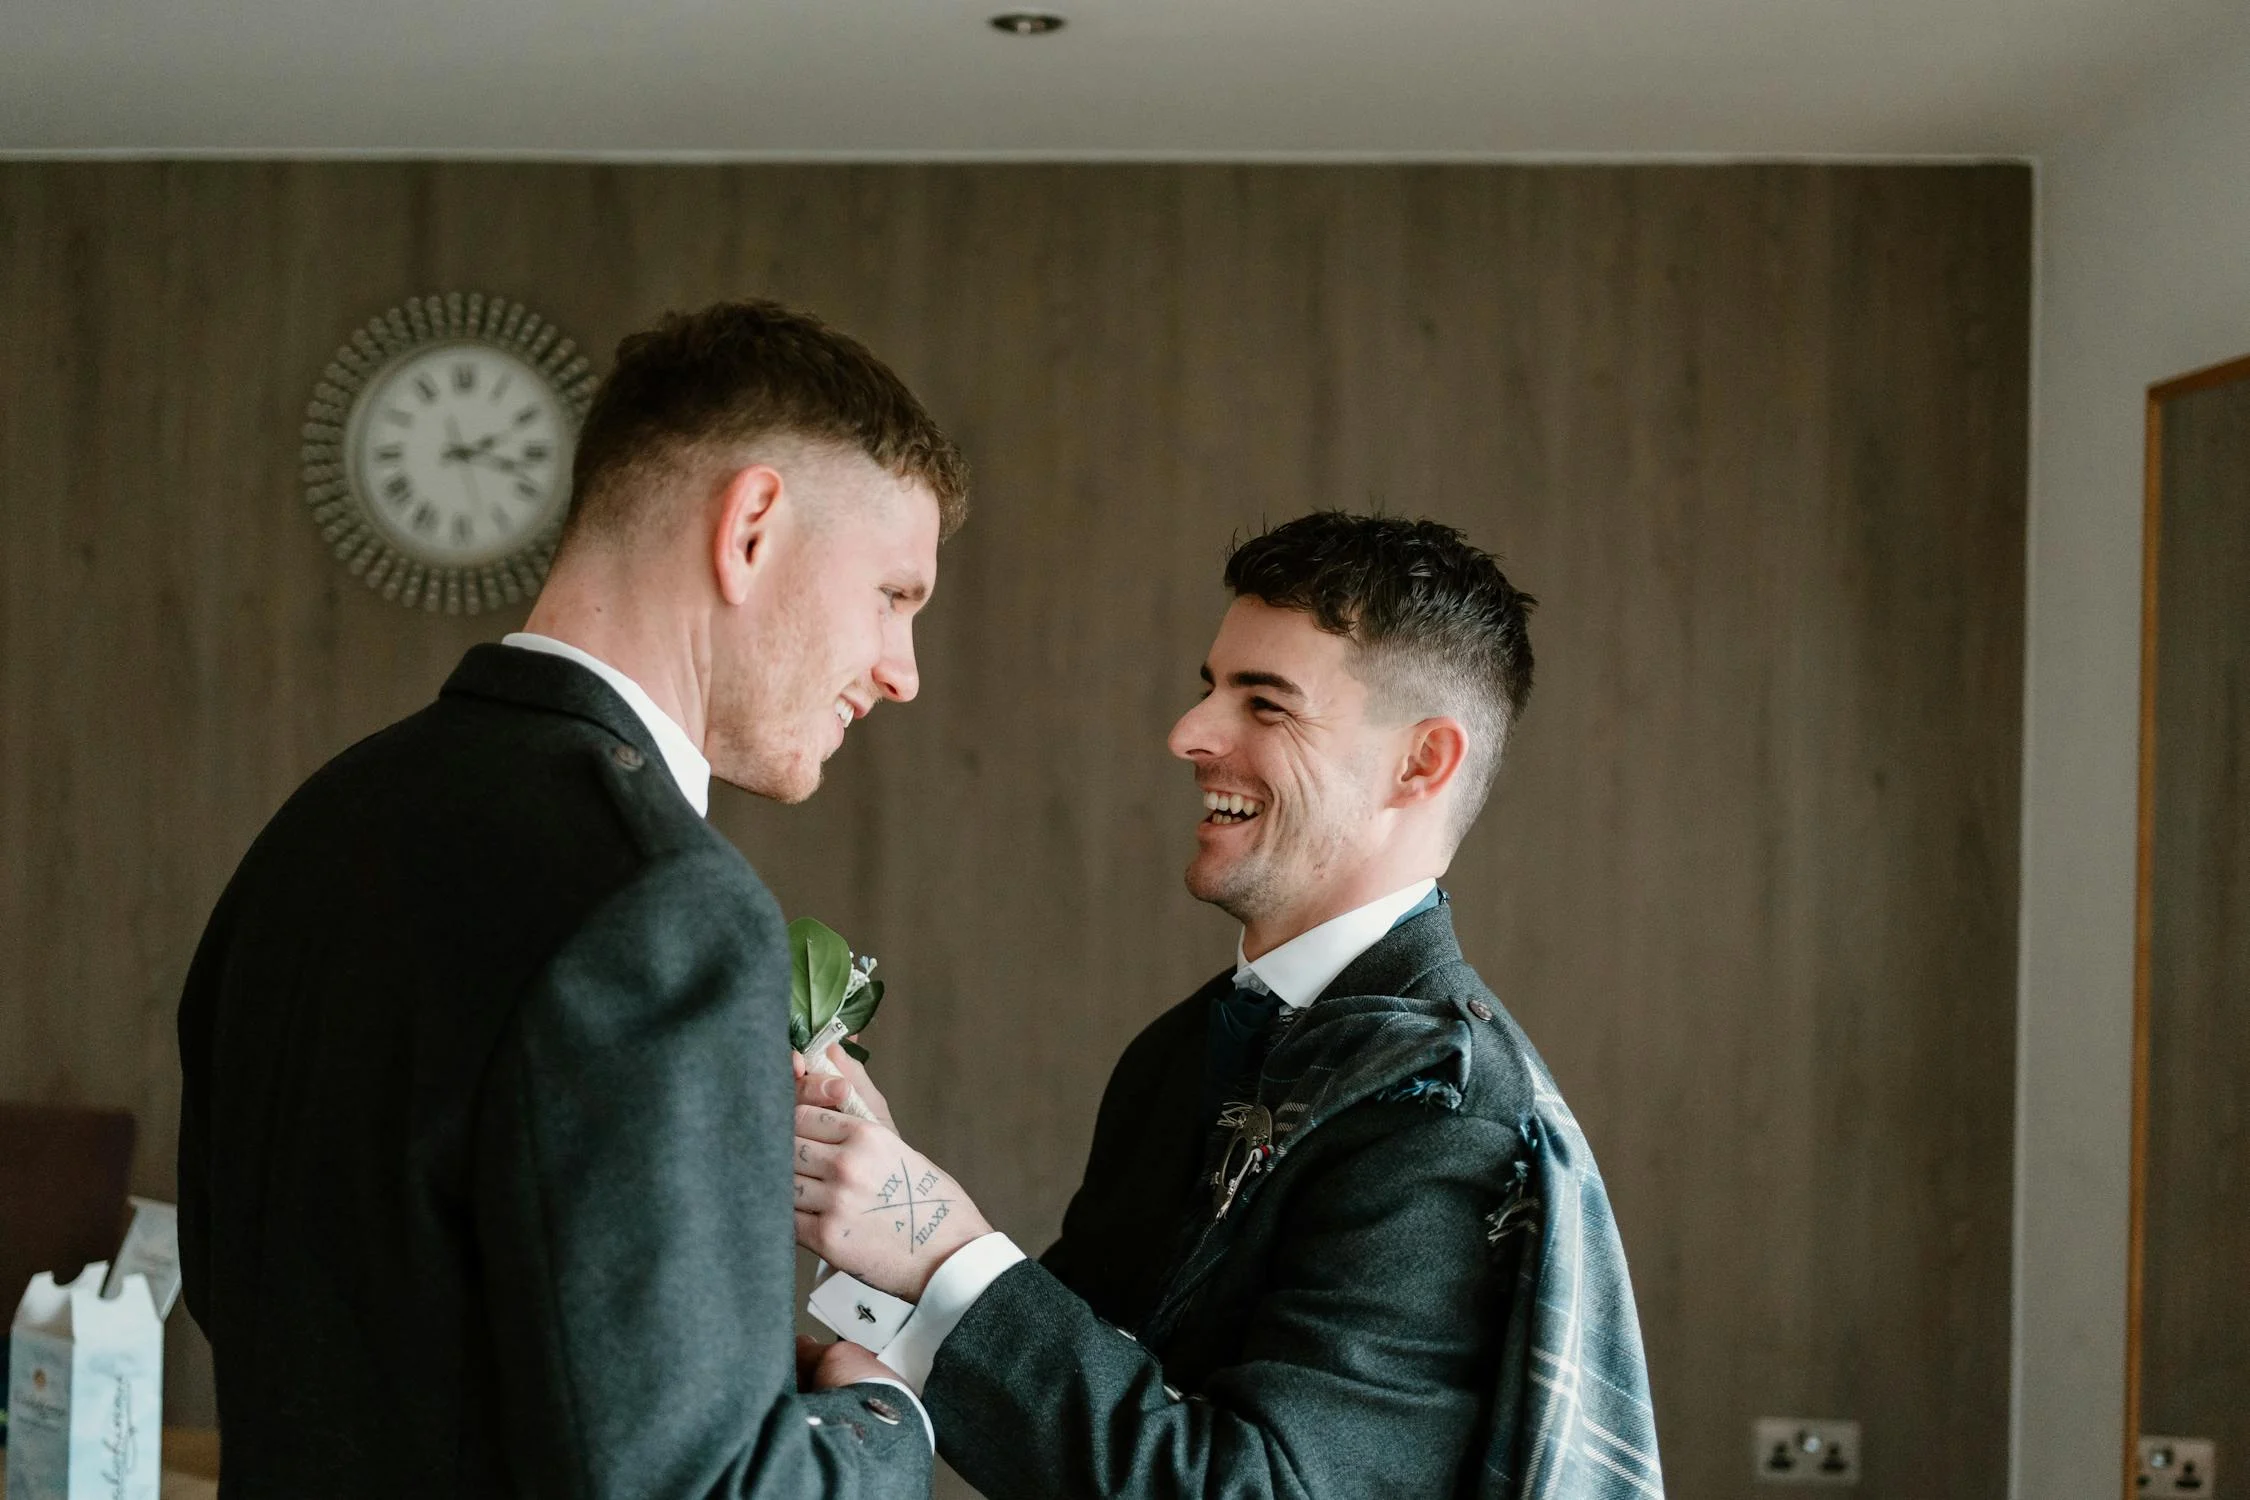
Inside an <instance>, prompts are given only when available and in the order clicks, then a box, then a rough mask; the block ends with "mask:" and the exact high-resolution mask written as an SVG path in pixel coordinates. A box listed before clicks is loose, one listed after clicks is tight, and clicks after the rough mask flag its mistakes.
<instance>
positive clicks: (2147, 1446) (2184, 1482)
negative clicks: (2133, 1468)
mask: <svg viewBox="0 0 2250 1500" xmlns="http://www.w3.org/2000/svg"><path fill="white" fill-rule="evenodd" d="M2218 1470H2219V1445H2218V1444H2217V1443H2214V1442H2212V1441H2211V1440H2210V1439H2209V1438H2184V1437H2143V1438H2142V1439H2141V1468H2140V1473H2139V1474H2138V1475H2136V1476H2135V1477H2134V1480H2133V1484H2134V1487H2135V1492H2136V1493H2138V1494H2141V1495H2146V1496H2149V1497H2151V1500H2155V1497H2158V1496H2163V1497H2170V1496H2173V1495H2183V1496H2185V1495H2193V1496H2198V1497H2200V1500H2211V1496H2212V1494H2213V1493H2215V1491H2216V1487H2217V1485H2218V1482H2219V1472H2218Z"/></svg>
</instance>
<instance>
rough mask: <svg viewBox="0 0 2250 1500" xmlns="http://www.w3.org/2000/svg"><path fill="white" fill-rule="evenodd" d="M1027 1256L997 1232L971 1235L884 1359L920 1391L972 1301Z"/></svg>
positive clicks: (932, 1281) (885, 1349) (925, 1290)
mask: <svg viewBox="0 0 2250 1500" xmlns="http://www.w3.org/2000/svg"><path fill="white" fill-rule="evenodd" d="M1024 1258H1025V1256H1024V1253H1023V1252H1022V1251H1021V1250H1019V1249H1017V1248H1016V1242H1015V1241H1014V1240H1011V1239H1009V1238H1008V1237H1007V1236H1006V1235H1004V1234H1000V1233H997V1232H996V1233H993V1234H988V1235H984V1236H982V1237H981V1238H978V1239H973V1240H971V1241H969V1243H967V1244H966V1245H963V1246H962V1247H961V1248H960V1249H958V1250H956V1251H954V1252H953V1253H952V1254H951V1255H949V1256H947V1257H946V1258H945V1264H944V1265H942V1266H939V1267H938V1268H937V1270H936V1271H934V1272H932V1273H931V1275H930V1284H929V1285H928V1286H926V1287H924V1288H923V1289H922V1300H921V1301H920V1302H919V1303H917V1304H915V1308H914V1315H913V1316H912V1317H910V1318H908V1319H907V1320H906V1326H905V1327H903V1328H901V1329H900V1330H899V1331H898V1336H897V1337H896V1338H894V1339H892V1340H891V1341H890V1342H889V1343H888V1344H885V1345H884V1346H883V1352H882V1354H881V1356H880V1358H881V1359H882V1361H883V1363H884V1364H886V1365H889V1366H890V1367H891V1368H892V1369H894V1370H896V1371H898V1375H899V1379H901V1380H903V1381H904V1382H906V1384H907V1386H908V1388H909V1389H911V1390H912V1391H913V1392H914V1393H915V1394H916V1395H920V1394H921V1391H922V1387H923V1386H924V1385H926V1384H928V1383H929V1379H930V1366H931V1365H933V1364H935V1363H936V1362H937V1352H938V1345H940V1344H942V1343H944V1342H945V1338H946V1335H947V1334H949V1333H951V1332H953V1330H954V1328H955V1326H956V1325H958V1324H959V1323H960V1321H961V1320H962V1319H963V1318H964V1317H966V1316H968V1312H969V1307H970V1305H971V1304H972V1303H974V1302H975V1301H976V1300H977V1298H979V1297H981V1296H983V1295H984V1289H985V1288H986V1287H988V1286H990V1285H992V1283H994V1282H995V1281H998V1280H999V1279H1000V1275H1001V1273H1002V1272H1004V1271H1006V1270H1008V1269H1009V1268H1010V1267H1011V1266H1013V1265H1015V1263H1016V1262H1017V1261H1020V1260H1023V1259H1024Z"/></svg>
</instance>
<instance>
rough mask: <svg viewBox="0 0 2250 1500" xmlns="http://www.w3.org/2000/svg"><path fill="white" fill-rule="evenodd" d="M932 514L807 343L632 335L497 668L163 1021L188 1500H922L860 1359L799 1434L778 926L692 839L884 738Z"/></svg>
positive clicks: (339, 805)
mask: <svg viewBox="0 0 2250 1500" xmlns="http://www.w3.org/2000/svg"><path fill="white" fill-rule="evenodd" d="M965 479H966V474H965V470H964V467H963V465H962V462H961V459H960V457H959V455H958V454H957V453H956V452H955V451H954V449H953V447H952V445H951V444H950V443H948V442H947V441H946V439H945V437H944V435H943V434H942V433H940V432H939V431H938V429H937V427H936V426H935V424H933V423H932V422H931V420H930V418H929V417H928V416H927V415H926V414H925V413H924V412H923V410H922V408H921V407H920V406H919V405H918V404H917V403H916V401H915V400H914V397H913V396H912V395H911V394H910V393H909V392H908V391H907V389H906V387H905V386H904V385H903V384H902V383H901V382H900V381H899V379H898V377H897V376H896V375H894V374H892V373H891V371H890V370H888V369H886V368H885V367H884V366H883V364H882V363H881V362H880V361H878V360H877V359H876V358H875V357H874V356H873V355H872V354H870V353H868V351H867V350H866V349H864V348H862V347H861V346H860V345H859V344H857V343H855V342H853V341H852V340H850V339H848V338H845V337H844V336H843V335H841V334H839V333H837V332H835V331H834V330H832V329H829V328H827V327H825V326H824V325H822V324H821V323H820V322H818V321H817V320H815V319H813V318H810V317H807V316H804V315H802V314H798V313H793V312H790V311H788V310H787V309H784V308H781V307H778V306H775V305H773V304H771V303H743V304H735V305H726V306H718V307H713V308H709V309H706V310H705V311H703V312H700V313H696V314H694V315H692V316H674V317H670V318H667V319H665V320H664V322H663V323H661V324H660V325H659V326H658V327H656V328H655V329H653V330H651V331H649V332H647V333H643V334H639V335H636V336H634V337H632V338H629V339H627V340H625V342H624V343H623V344H622V345H621V346H620V348H619V350H618V357H617V366H616V369H615V370H614V371H613V372H612V373H611V375H610V376H609V378H608V380H607V381H606V382H605V383H604V385H603V387H602V389H601V391H600V392H599V393H598V394H597V395H596V397H595V400H594V403H593V409H592V411H591V412H590V414H589V415H588V417H587V420H586V423H585V426H584V429H583V433H582V436H581V440H580V442H579V445H578V450H577V453H576V455H575V470H574V480H575V483H574V491H573V501H572V511H571V514H570V517H569V520H568V522H567V524H566V527H565V532H564V535H563V538H562V541H561V545H560V548H559V550H558V552H557V554H556V557H555V561H554V566H553V570H552V573H551V575H550V576H549V578H548V580H547V583H546V586H545V588H544V590H543V591H542V592H541V594H540V596H539V601H538V604H537V605H536V607H535V608H534V609H533V610H532V612H531V617H530V620H529V622H528V625H527V628H526V630H525V631H524V632H522V633H519V634H516V635H511V636H509V637H507V638H506V640H505V641H503V642H502V643H500V644H498V645H482V646H477V647H475V648H474V649H472V650H471V651H470V652H469V654H468V656H467V657H466V658H465V659H464V660H463V661H462V663H461V665H460V667H459V668H458V669H457V670H456V671H455V672H454V674H453V676H452V678H451V679H450V680H449V681H448V682H447V683H446V684H445V687H444V689H443V691H442V692H441V693H440V694H439V696H438V699H437V701H436V702H435V703H434V704H432V705H431V706H430V707H428V708H425V709H424V710H422V711H421V712H420V713H417V714H415V715H414V716H413V717H411V718H408V719H406V720H404V721H403V722H401V723H399V724H396V725H393V726H392V727H391V728H389V729H387V730H384V731H383V732H381V733H379V734H377V735H375V736H373V737H372V738H370V739H368V740H365V741H363V742H361V743H360V744H358V745H356V746H354V747H353V748H352V749H350V750H347V751H346V752H344V753H343V754H342V755H340V756H338V757H337V758H336V759H335V760H333V761H331V762H330V763H329V764H328V765H327V766H326V767H324V768H323V769H322V770H321V771H319V772H318V773H317V774H316V775H314V776H313V778H312V779H311V780H310V781H308V782H307V783H306V784H305V785H304V786H303V787H302V788H300V789H299V790H298V791H297V793H296V794H295V795H294V796H292V797H291V798H290V799H289V801H288V803H287V805H285V806H284V807H283V808H282V809H281V811H280V812H279V813H278V814H276V815H275V817H274V819H273V821H272V822H271V823H269V824H268V825H267V827H266V829H265V831H264V832H263V833H262V834H261V835H260V836H259V838H258V840H257V842H256V844H255V845H254V846H253V847H252V848H251V850H250V852H249V853H248V855H246V856H245V857H244V859H243V861H242V864H241V867H240V868H239V869H238V870H237V871H236V873H235V876H234V879H233V881H232V882H231V883H230V884H229V886H228V888H227V891H226V893H225V895H224V896H223V897H222V898H221V900H220V902H219V905H218V908H217V910H216V911H215V912H214V914H213V915H212V917H211V921H210V924H209V926H208V928H207V929H206V931H205V933H204V938H203V942H202V946H201V947H200V949H199V950H198V952H197V954H196V958H195V963H194V966H193V968H192V969H191V971H190V973H189V976H188V980H187V986H186V991H185V993H184V995H183V997H182V999H181V1005H180V1050H181V1060H182V1064H183V1069H184V1073H185V1091H184V1095H183V1100H182V1106H181V1122H180V1208H181V1219H180V1228H181V1261H182V1269H183V1271H184V1273H185V1278H186V1285H187V1297H188V1304H189V1306H190V1308H191V1309H192V1311H193V1312H194V1314H195V1316H196V1319H197V1321H198V1322H200V1323H201V1324H202V1325H203V1328H204V1330H205V1331H206V1332H207V1333H208V1334H209V1335H210V1338H211V1345H212V1350H213V1353H214V1355H215V1358H216V1363H217V1375H218V1395H219V1417H220V1422H221V1427H222V1431H223V1433H224V1441H225V1447H226V1465H225V1470H226V1475H225V1480H224V1484H225V1488H226V1492H227V1493H228V1494H229V1495H238V1496H246V1497H252V1496H322V1497H350V1496H367V1497H371V1500H372V1497H377V1496H380V1497H385V1500H388V1497H392V1496H400V1495H412V1496H416V1497H418V1500H430V1497H446V1496H464V1497H465V1496H501V1495H536V1496H540V1497H565V1496H570V1497H586V1500H592V1497H608V1496H647V1497H651V1500H655V1497H664V1500H673V1497H679V1496H691V1495H692V1496H791V1497H798V1496H814V1495H838V1496H842V1495H850V1496H867V1497H883V1496H896V1497H901V1500H903V1497H909V1496H914V1497H919V1496H922V1495H925V1494H927V1492H928V1487H929V1480H930V1471H931V1455H930V1438H929V1435H928V1431H927V1428H926V1426H925V1421H924V1417H923V1416H922V1414H921V1413H920V1412H919V1411H918V1410H917V1408H916V1404H915V1402H914V1400H913V1398H912V1396H911V1393H910V1392H909V1391H907V1390H905V1389H902V1388H900V1387H899V1386H898V1385H897V1384H896V1377H895V1376H892V1375H890V1373H889V1372H887V1371H886V1370H884V1369H883V1368H882V1367H881V1366H880V1365H878V1364H876V1363H875V1362H874V1360H873V1359H872V1357H871V1356H869V1355H867V1354H866V1353H865V1352H864V1351H860V1350H857V1349H855V1348H854V1347H853V1346H851V1345H838V1346H835V1347H833V1348H831V1349H830V1350H829V1351H827V1352H826V1354H825V1355H823V1356H822V1357H821V1359H822V1362H821V1363H820V1364H819V1366H818V1374H819V1375H820V1377H821V1379H822V1382H823V1384H824V1385H826V1386H828V1387H832V1388H833V1389H829V1390H823V1391H819V1392H815V1393H810V1394H799V1392H798V1384H799V1380H800V1378H801V1376H802V1377H810V1376H811V1375H812V1374H813V1373H814V1372H813V1371H812V1370H811V1369H807V1370H804V1371H800V1369H799V1368H798V1358H797V1355H796V1351H795V1347H794V1344H793V1341H792V1334H791V1331H792V1328H793V1325H794V1317H795V1314H794V1308H793V1306H792V1303H793V1301H794V1271H795V1265H794V1262H795V1251H794V1248H793V1247H792V1246H791V1244H790V1235H789V1230H788V1222H789V1207H788V1205H789V1201H790V1194H791V1184H790V1169H789V1150H790V1144H789V1143H790V1129H789V1108H790V1093H789V1089H790V1063H789V1044H788V1003H789V960H788V956H787V952H786V948H785V943H784V926H783V922H782V918H781V913H780V912H779V911H778V910H777V909H776V907H775V904H774V901H773V898H772V897H771V896H770V895H769V894H767V892H766V889H765V887H764V886H763V885H762V884H760V882H759V880H758V877H757V875H756V874H755V873H754V872H753V871H752V870H751V868H750V866H749V865H748V864H747V863H745V862H744V860H743V858H742V856H741V855H740V854H738V853H737V852H736V851H735V850H734V848H733V847H732V846H731V845H730V844H729V843H728V842H727V841H726V840H725V839H724V838H723V837H721V836H720V835H719V834H718V833H717V832H715V831H714V830H713V829H712V828H711V827H710V826H709V825H708V824H707V823H705V821H704V816H703V815H704V812H705V806H706V800H707V798H708V796H709V789H710V780H711V778H712V777H713V776H717V777H719V778H720V779H722V780H724V781H728V782H730V783H732V784H734V785H736V786H739V787H742V788H744V789H746V790H749V791H752V792H756V793H758V794H760V795H763V796H767V797H771V798H775V799H777V800H780V801H784V802H795V801H800V800H802V799H803V798H805V797H807V796H809V795H811V793H812V792H813V790H814V789H815V788H816V787H817V786H818V785H819V783H820V778H821V763H822V762H823V761H824V760H826V759H827V758H828V756H829V755H831V754H833V753H834V752H835V750H836V749H837V748H838V746H840V745H841V744H842V742H843V739H844V735H845V732H846V730H847V729H848V728H849V726H850V725H851V724H852V722H853V721H855V720H857V719H860V718H863V717H864V716H865V715H866V714H867V713H868V712H869V711H870V710H872V709H873V708H874V707H875V705H876V704H877V703H879V702H881V701H883V700H885V699H892V700H897V701H900V702H903V701H905V700H907V699H909V698H912V697H913V696H914V694H915V690H916V686H917V678H916V673H915V661H914V641H913V621H914V615H915V612H916V610H917V609H919V608H920V606H921V605H922V604H923V603H924V602H925V601H926V600H927V599H928V597H929V595H930V591H931V589H932V587H933V586H934V584H935V582H936V572H937V549H938V542H939V539H940V537H941V536H942V535H943V534H944V533H945V532H947V531H949V530H950V529H951V528H952V527H953V526H954V525H957V524H958V523H959V521H960V519H961V515H962V506H963V496H964V492H965Z"/></svg>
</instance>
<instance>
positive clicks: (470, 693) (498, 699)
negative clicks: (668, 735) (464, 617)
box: [439, 644, 663, 763]
mask: <svg viewBox="0 0 2250 1500" xmlns="http://www.w3.org/2000/svg"><path fill="white" fill-rule="evenodd" d="M439 696H440V697H446V698H482V699H484V700H485V701H486V702H489V703H505V704H507V705H509V706H510V707H513V708H528V709H532V710H534V711H536V712H540V713H551V714H567V715H569V716H570V717H571V718H574V719H583V720H584V721H585V722H587V723H589V724H592V725H593V726H594V727H596V728H597V729H606V730H608V731H609V732H610V733H611V734H613V735H615V736H617V737H618V738H619V739H621V740H623V741H624V742H625V743H626V744H628V745H631V746H633V747H634V748H636V749H638V750H639V751H640V752H641V753H642V754H643V755H646V756H647V757H649V759H650V760H651V762H655V763H661V761H662V757H663V752H662V751H661V750H659V749H658V748H657V744H656V736H655V735H653V734H651V733H650V732H649V728H648V726H647V725H646V724H644V723H642V722H641V716H640V715H639V714H637V713H634V712H633V710H632V707H631V706H630V705H629V704H627V703H626V701H625V700H624V699H623V698H620V697H618V696H617V693H616V691H615V690H614V689H612V688H611V687H610V685H609V684H608V683H606V682H604V681H602V680H601V679H600V678H599V677H597V676H595V675H594V674H593V673H591V672H589V671H587V670H586V669H585V668H584V667H582V666H580V665H578V663H576V662H574V661H570V660H567V659H566V658H564V657H560V656H553V655H550V654H548V653H547V652H545V651H525V650H522V649H521V648H519V647H516V646H498V645H491V644H486V645H481V646H471V647H470V648H469V654H468V655H467V656H464V657H462V658H461V665H459V666H458V667H455V668H454V669H453V675H452V676H451V677H449V678H447V679H446V681H445V686H444V688H442V689H441V690H440V692H439Z"/></svg>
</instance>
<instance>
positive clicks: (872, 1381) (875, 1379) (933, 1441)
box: [855, 1375, 937, 1453]
mask: <svg viewBox="0 0 2250 1500" xmlns="http://www.w3.org/2000/svg"><path fill="white" fill-rule="evenodd" d="M855 1383H856V1384H859V1385H887V1386H892V1387H895V1388H896V1389H897V1390H898V1391H899V1392H900V1393H901V1394H902V1395H904V1396H905V1397H906V1399H907V1400H909V1401H911V1402H913V1403H914V1414H915V1415H916V1416H918V1417H920V1418H921V1419H922V1436H924V1437H926V1438H928V1439H929V1440H930V1451H931V1452H932V1453H935V1452H937V1428H936V1427H934V1426H933V1425H931V1422H930V1413H929V1409H928V1408H927V1407H925V1406H923V1405H922V1397H921V1393H920V1392H918V1391H916V1390H915V1389H914V1387H912V1386H910V1385H908V1384H907V1383H906V1382H905V1381H903V1380H891V1379H887V1378H885V1377H884V1376H881V1375H870V1376H868V1377H867V1378H866V1379H865V1380H862V1381H858V1382H855Z"/></svg>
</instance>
